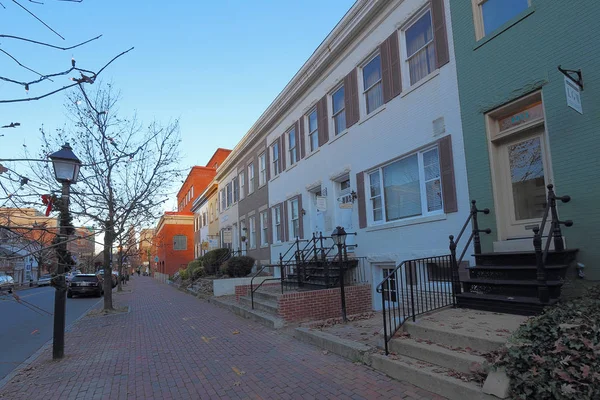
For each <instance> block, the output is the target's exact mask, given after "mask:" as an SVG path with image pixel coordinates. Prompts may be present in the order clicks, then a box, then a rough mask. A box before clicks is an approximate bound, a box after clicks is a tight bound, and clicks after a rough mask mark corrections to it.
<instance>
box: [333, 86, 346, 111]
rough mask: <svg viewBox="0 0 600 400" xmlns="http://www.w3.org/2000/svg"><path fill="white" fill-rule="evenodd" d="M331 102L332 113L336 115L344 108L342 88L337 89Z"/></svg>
mask: <svg viewBox="0 0 600 400" xmlns="http://www.w3.org/2000/svg"><path fill="white" fill-rule="evenodd" d="M331 101H332V103H333V113H334V114H337V113H338V111H340V110H341V109H343V108H344V87H343V86H342V87H341V88H339V89H338V90H337V91H336V92H335V93H334V94H333V95H332V96H331Z"/></svg>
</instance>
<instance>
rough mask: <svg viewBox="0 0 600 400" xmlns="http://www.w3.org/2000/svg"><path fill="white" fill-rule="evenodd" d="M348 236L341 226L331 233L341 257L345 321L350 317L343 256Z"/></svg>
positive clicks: (343, 314) (341, 286)
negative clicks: (347, 309) (347, 308)
mask: <svg viewBox="0 0 600 400" xmlns="http://www.w3.org/2000/svg"><path fill="white" fill-rule="evenodd" d="M346 236H348V235H347V233H346V231H345V230H344V228H342V227H341V226H338V227H336V228H335V229H334V230H333V232H332V233H331V237H332V238H333V242H334V243H335V244H336V245H337V248H338V258H339V259H340V296H341V300H342V319H343V320H344V322H348V319H347V318H346V293H345V291H344V272H345V270H346V268H345V267H346V262H345V260H344V258H343V257H342V247H343V246H345V245H346Z"/></svg>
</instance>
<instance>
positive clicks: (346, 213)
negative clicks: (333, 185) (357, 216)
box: [337, 178, 356, 252]
mask: <svg viewBox="0 0 600 400" xmlns="http://www.w3.org/2000/svg"><path fill="white" fill-rule="evenodd" d="M338 193H339V194H338V198H337V207H338V210H337V225H338V226H341V227H343V228H344V230H345V231H346V232H354V224H353V223H352V220H353V218H352V215H353V213H354V199H353V198H352V194H351V193H352V189H351V187H350V179H349V178H348V179H345V180H344V181H342V182H339V183H338ZM355 244H356V235H348V236H347V237H346V245H347V246H348V251H349V252H353V251H354V247H353V245H355Z"/></svg>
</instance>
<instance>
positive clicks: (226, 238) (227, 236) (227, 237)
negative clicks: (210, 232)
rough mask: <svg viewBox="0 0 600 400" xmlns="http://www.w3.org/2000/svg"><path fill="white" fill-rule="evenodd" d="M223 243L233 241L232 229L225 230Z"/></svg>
mask: <svg viewBox="0 0 600 400" xmlns="http://www.w3.org/2000/svg"><path fill="white" fill-rule="evenodd" d="M223 243H226V244H230V243H231V231H230V230H225V231H223Z"/></svg>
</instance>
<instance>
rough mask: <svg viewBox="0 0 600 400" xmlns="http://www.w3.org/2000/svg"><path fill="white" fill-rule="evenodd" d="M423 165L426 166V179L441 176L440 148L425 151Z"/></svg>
mask: <svg viewBox="0 0 600 400" xmlns="http://www.w3.org/2000/svg"><path fill="white" fill-rule="evenodd" d="M423 167H424V168H425V180H426V181H428V180H430V179H435V178H439V177H440V157H439V155H438V149H432V150H429V151H427V152H426V153H423Z"/></svg>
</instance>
